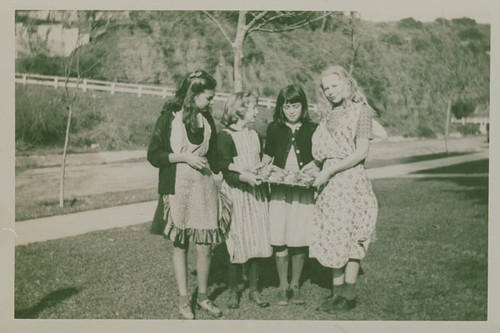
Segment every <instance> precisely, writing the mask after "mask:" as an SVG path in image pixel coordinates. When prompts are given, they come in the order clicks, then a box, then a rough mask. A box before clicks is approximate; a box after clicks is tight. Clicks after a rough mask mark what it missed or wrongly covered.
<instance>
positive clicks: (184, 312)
mask: <svg viewBox="0 0 500 333" xmlns="http://www.w3.org/2000/svg"><path fill="white" fill-rule="evenodd" d="M179 314H180V315H181V317H182V318H183V319H187V320H193V319H194V314H193V311H192V310H191V306H190V305H189V304H182V305H180V306H179Z"/></svg>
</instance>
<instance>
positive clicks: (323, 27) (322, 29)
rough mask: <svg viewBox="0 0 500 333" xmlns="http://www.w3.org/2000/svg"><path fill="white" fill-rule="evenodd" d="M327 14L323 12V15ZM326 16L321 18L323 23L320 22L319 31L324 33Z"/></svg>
mask: <svg viewBox="0 0 500 333" xmlns="http://www.w3.org/2000/svg"><path fill="white" fill-rule="evenodd" d="M326 13H327V12H323V14H326ZM327 18H328V16H325V17H323V22H321V31H323V32H325V30H326V19H327Z"/></svg>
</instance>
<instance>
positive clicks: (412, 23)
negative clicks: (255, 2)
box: [398, 17, 424, 29]
mask: <svg viewBox="0 0 500 333" xmlns="http://www.w3.org/2000/svg"><path fill="white" fill-rule="evenodd" d="M423 26H424V24H423V23H422V22H420V21H417V20H415V19H414V18H413V17H408V18H404V19H402V20H400V21H399V22H398V28H406V29H421V28H423Z"/></svg>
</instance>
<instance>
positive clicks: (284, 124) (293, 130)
mask: <svg viewBox="0 0 500 333" xmlns="http://www.w3.org/2000/svg"><path fill="white" fill-rule="evenodd" d="M316 126H317V125H316V124H315V123H313V122H312V121H311V120H310V118H309V112H308V105H307V98H306V94H305V93H304V90H303V89H302V88H301V87H300V86H298V85H295V84H292V85H288V86H286V87H285V88H283V89H281V91H280V93H279V94H278V98H277V101H276V108H275V111H274V120H273V122H272V123H270V124H269V126H268V128H267V140H266V147H265V150H264V152H265V154H264V157H263V158H262V165H266V164H268V163H270V162H271V161H273V164H274V165H276V166H278V167H279V168H282V169H286V170H290V171H296V172H298V171H300V172H304V173H309V174H310V175H311V176H312V175H313V174H315V173H317V172H319V169H318V166H317V165H316V164H315V162H314V161H313V157H312V154H311V137H312V135H313V133H314V131H315V130H316ZM313 210H314V189H313V188H301V187H294V186H287V185H272V186H271V201H270V204H269V217H270V224H271V244H272V245H273V248H274V252H275V258H276V267H277V270H278V277H279V281H280V286H279V292H278V299H279V300H278V305H280V306H286V305H288V301H289V300H290V298H291V302H292V303H293V304H296V305H302V304H304V303H305V302H304V299H303V298H302V296H301V294H300V292H299V282H300V277H301V274H302V268H303V267H304V262H305V259H306V257H307V246H308V245H309V240H308V239H307V230H308V229H309V227H310V224H311V217H312V213H313ZM290 259H291V260H290ZM290 262H291V266H292V267H291V270H292V276H291V280H290V282H289V280H288V266H289V263H290Z"/></svg>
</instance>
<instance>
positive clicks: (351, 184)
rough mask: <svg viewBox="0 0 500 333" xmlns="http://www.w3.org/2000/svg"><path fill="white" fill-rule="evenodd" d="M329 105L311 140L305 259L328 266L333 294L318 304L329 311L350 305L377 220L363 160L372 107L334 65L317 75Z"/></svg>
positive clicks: (376, 209) (369, 129)
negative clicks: (313, 168) (315, 166)
mask: <svg viewBox="0 0 500 333" xmlns="http://www.w3.org/2000/svg"><path fill="white" fill-rule="evenodd" d="M321 88H322V90H323V92H324V94H325V97H326V98H327V100H328V102H329V104H330V107H331V108H330V109H329V110H328V111H326V113H325V114H324V117H323V119H322V121H321V122H320V124H319V126H318V129H317V130H316V132H315V133H314V135H313V138H312V153H313V156H314V158H315V160H317V161H318V162H319V163H322V164H323V166H322V170H321V172H320V173H319V174H318V176H317V177H316V179H315V183H314V185H315V186H316V187H318V188H319V194H318V197H317V200H316V207H315V210H314V218H313V223H312V226H311V245H310V247H309V255H310V257H315V258H316V259H317V260H318V261H319V262H320V263H321V264H322V265H323V266H326V267H329V268H332V270H333V292H332V294H331V295H330V296H329V297H328V298H327V299H325V300H324V301H323V303H322V304H321V305H320V308H319V309H321V310H324V311H327V312H334V311H340V310H348V309H352V308H353V307H355V305H356V299H357V295H356V291H355V286H356V282H357V277H358V273H359V267H360V260H361V259H363V258H364V257H365V254H366V251H367V249H368V245H369V244H370V240H371V237H372V235H373V232H374V228H375V223H376V221H377V212H378V205H377V199H376V197H375V195H374V193H373V190H372V185H371V182H370V180H369V179H368V177H367V174H366V170H365V166H364V160H365V159H366V157H367V155H368V149H369V139H370V138H371V123H372V119H371V118H372V112H373V111H372V109H371V108H370V106H369V105H368V103H367V102H366V97H365V95H364V94H363V92H362V91H361V89H360V88H359V86H358V84H357V83H356V81H355V80H354V79H353V78H352V76H351V75H350V74H349V73H347V72H346V71H345V69H344V68H342V67H340V66H332V67H330V68H328V69H327V70H325V71H324V72H323V73H322V75H321Z"/></svg>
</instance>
